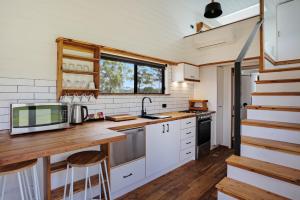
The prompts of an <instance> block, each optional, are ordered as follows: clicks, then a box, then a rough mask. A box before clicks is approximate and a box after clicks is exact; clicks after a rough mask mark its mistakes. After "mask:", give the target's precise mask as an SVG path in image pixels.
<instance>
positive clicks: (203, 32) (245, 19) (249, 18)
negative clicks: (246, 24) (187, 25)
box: [184, 15, 260, 38]
mask: <svg viewBox="0 0 300 200" xmlns="http://www.w3.org/2000/svg"><path fill="white" fill-rule="evenodd" d="M258 16H260V15H255V16H252V17H248V18H245V19H241V20H238V21H235V22H232V23H229V24H225V25H222V26H218V27H215V28H211V29H209V30H207V31H211V30H216V29H219V28H222V27H226V26H229V25H232V24H236V23H239V22H242V21H246V20H249V19H253V18H256V17H258ZM207 31H203V32H198V33H194V34H191V35H187V36H185V37H184V38H187V37H191V36H193V35H197V34H201V33H205V32H207Z"/></svg>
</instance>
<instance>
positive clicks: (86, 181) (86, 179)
mask: <svg viewBox="0 0 300 200" xmlns="http://www.w3.org/2000/svg"><path fill="white" fill-rule="evenodd" d="M88 178H89V167H86V169H85V187H84V200H86V196H87V184H88Z"/></svg>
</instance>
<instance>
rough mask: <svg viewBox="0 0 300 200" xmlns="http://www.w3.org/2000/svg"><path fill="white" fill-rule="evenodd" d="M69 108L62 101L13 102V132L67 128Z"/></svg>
mask: <svg viewBox="0 0 300 200" xmlns="http://www.w3.org/2000/svg"><path fill="white" fill-rule="evenodd" d="M69 110H70V109H69V106H68V105H67V104H62V103H36V104H12V105H11V134H20V133H28V132H36V131H45V130H52V129H59V128H66V127H68V126H69Z"/></svg>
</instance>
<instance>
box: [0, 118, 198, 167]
mask: <svg viewBox="0 0 300 200" xmlns="http://www.w3.org/2000/svg"><path fill="white" fill-rule="evenodd" d="M162 114H163V115H170V116H171V118H167V119H158V120H152V119H142V118H138V119H136V120H131V121H123V122H112V121H100V122H87V123H84V124H83V125H77V126H74V127H72V128H69V129H62V130H54V131H45V132H39V133H31V134H25V135H15V136H11V135H10V134H9V131H8V130H4V131H0V166H3V165H7V164H11V163H16V162H21V161H25V160H30V159H35V158H41V157H46V156H51V155H54V154H59V153H64V152H68V151H73V150H76V149H81V148H86V147H91V146H97V145H100V144H106V143H111V142H116V141H120V140H124V139H126V136H125V135H124V134H123V133H120V132H117V130H121V129H128V128H134V127H141V126H145V125H149V124H155V123H162V122H167V121H173V120H178V119H184V118H189V117H194V116H195V114H193V113H179V112H172V113H162Z"/></svg>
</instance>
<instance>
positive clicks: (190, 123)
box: [181, 117, 196, 129]
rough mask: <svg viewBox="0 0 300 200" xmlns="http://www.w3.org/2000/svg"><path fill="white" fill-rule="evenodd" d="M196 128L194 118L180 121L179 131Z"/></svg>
mask: <svg viewBox="0 0 300 200" xmlns="http://www.w3.org/2000/svg"><path fill="white" fill-rule="evenodd" d="M195 126H196V118H195V117H192V118H187V119H182V120H181V129H185V128H190V127H195Z"/></svg>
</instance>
